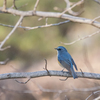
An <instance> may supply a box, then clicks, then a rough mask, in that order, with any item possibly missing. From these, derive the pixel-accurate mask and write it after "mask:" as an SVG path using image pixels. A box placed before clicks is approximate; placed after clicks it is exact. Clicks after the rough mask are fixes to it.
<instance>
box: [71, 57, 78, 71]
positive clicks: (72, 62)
mask: <svg viewBox="0 0 100 100" xmlns="http://www.w3.org/2000/svg"><path fill="white" fill-rule="evenodd" d="M71 60H72V63H73V65H74V67H75V69H76V70H78V69H77V66H76V64H75V62H74V60H73V58H72V57H71Z"/></svg>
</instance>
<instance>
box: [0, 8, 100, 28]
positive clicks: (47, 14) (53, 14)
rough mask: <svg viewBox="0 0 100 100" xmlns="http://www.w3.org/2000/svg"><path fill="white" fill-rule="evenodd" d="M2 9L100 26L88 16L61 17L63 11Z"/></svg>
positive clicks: (11, 12) (0, 9)
mask: <svg viewBox="0 0 100 100" xmlns="http://www.w3.org/2000/svg"><path fill="white" fill-rule="evenodd" d="M0 11H1V13H9V14H14V15H18V16H39V17H44V18H45V17H48V18H49V17H51V18H61V19H68V20H70V21H73V22H78V23H83V24H90V25H93V26H95V27H98V28H100V23H99V22H97V21H94V22H93V23H91V21H92V19H87V18H82V17H75V16H71V15H68V14H63V15H62V16H61V17H59V16H60V15H61V13H57V12H43V11H36V12H35V13H34V14H33V11H19V10H15V9H12V8H7V9H6V11H2V7H0Z"/></svg>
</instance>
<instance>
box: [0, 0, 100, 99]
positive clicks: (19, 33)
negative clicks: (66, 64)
mask: <svg viewBox="0 0 100 100" xmlns="http://www.w3.org/2000/svg"><path fill="white" fill-rule="evenodd" d="M71 1H72V2H77V1H78V0H71ZM35 2H36V0H28V1H27V0H16V6H17V7H18V8H19V10H22V11H29V10H33V8H34V5H35ZM24 4H26V6H23V7H21V6H22V5H24ZM2 6H3V0H1V1H0V7H2ZM11 6H12V0H9V1H7V7H8V8H9V7H11ZM82 6H83V7H84V12H83V13H82V14H81V15H79V17H84V18H88V19H93V18H95V17H97V16H100V15H99V12H100V10H99V9H100V5H99V4H97V3H96V2H94V0H85V2H84V5H82ZM55 7H58V8H59V9H60V11H57V10H55V9H54V8H55ZM65 8H66V3H65V1H64V0H40V2H39V5H38V7H37V10H38V11H45V12H62V11H63V10H64V9H65ZM79 9H81V6H78V7H75V8H74V9H73V10H74V11H79ZM18 19H19V16H15V15H11V14H3V13H1V14H0V23H3V24H7V25H15V24H16V22H17V21H18ZM38 19H39V17H25V18H24V20H23V23H22V26H30V27H34V26H40V25H45V19H42V20H40V21H38ZM61 21H65V20H63V19H57V18H49V19H48V24H53V23H58V22H61ZM98 21H99V20H98ZM11 30H12V28H9V27H4V26H0V41H2V40H3V39H4V38H5V37H6V36H7V34H9V32H10V31H11ZM97 30H98V29H97V28H96V27H94V26H92V25H87V24H80V23H74V22H68V23H66V24H62V25H59V26H53V27H48V28H38V29H34V30H24V29H21V28H17V30H16V31H15V32H14V33H13V34H12V36H11V37H10V38H9V39H8V40H7V41H6V43H5V45H4V47H6V46H8V45H10V46H11V48H10V49H7V50H5V51H0V61H4V60H5V59H7V58H9V59H10V61H9V62H8V63H7V64H6V65H0V74H3V73H9V72H34V71H41V70H44V69H43V67H44V66H45V62H44V59H47V62H48V63H47V65H48V70H59V71H60V70H62V68H61V67H60V66H59V64H58V62H57V57H56V55H57V52H56V50H55V49H54V48H55V47H58V46H60V45H62V46H64V47H66V48H67V50H68V51H69V53H70V54H71V55H72V57H73V59H74V61H75V62H76V65H77V67H78V71H80V69H81V70H82V71H83V72H94V73H100V70H99V66H100V61H99V60H100V34H97V35H94V36H93V37H91V38H88V39H84V40H81V41H79V42H76V43H75V44H72V45H69V46H66V45H63V44H61V43H60V42H65V43H69V42H72V41H74V40H77V39H78V38H79V37H84V36H86V35H89V34H92V33H94V32H95V31H97ZM65 71H66V70H65ZM59 79H64V78H62V77H49V76H48V77H42V78H35V79H31V81H29V82H28V83H27V84H24V85H23V84H19V83H17V82H15V81H14V80H1V81H0V92H1V93H0V100H84V99H86V98H87V97H88V96H89V95H90V94H91V93H92V92H93V91H90V92H86V91H85V92H84V91H79V90H78V89H84V88H87V89H88V88H93V87H97V86H99V85H100V82H99V80H92V79H84V78H83V79H82V78H79V79H75V80H74V79H73V78H69V79H68V80H66V81H60V80H59ZM18 80H19V81H26V80H27V79H18ZM75 88H77V90H73V89H75ZM98 89H99V88H98ZM98 89H97V90H98ZM61 91H62V92H61ZM95 91H96V90H95ZM98 95H99V94H96V95H93V96H92V97H91V98H90V99H89V100H92V99H93V98H95V97H97V96H98Z"/></svg>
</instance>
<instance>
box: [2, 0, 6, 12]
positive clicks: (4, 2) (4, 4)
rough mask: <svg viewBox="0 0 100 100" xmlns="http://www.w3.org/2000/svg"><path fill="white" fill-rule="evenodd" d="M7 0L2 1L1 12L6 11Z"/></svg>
mask: <svg viewBox="0 0 100 100" xmlns="http://www.w3.org/2000/svg"><path fill="white" fill-rule="evenodd" d="M6 6H7V0H3V9H2V10H3V11H6Z"/></svg>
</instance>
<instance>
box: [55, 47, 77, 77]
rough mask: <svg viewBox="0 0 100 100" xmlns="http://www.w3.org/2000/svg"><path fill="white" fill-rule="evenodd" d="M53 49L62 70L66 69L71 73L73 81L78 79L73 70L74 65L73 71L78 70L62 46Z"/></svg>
mask: <svg viewBox="0 0 100 100" xmlns="http://www.w3.org/2000/svg"><path fill="white" fill-rule="evenodd" d="M55 49H56V50H57V57H58V62H59V64H60V65H61V66H63V67H64V68H66V69H67V70H68V71H69V72H70V73H71V75H72V76H73V78H74V79H75V78H78V77H77V75H76V73H75V71H74V68H73V65H74V67H75V69H76V70H78V69H77V66H76V64H75V62H74V60H73V58H72V57H71V55H70V54H69V53H68V51H67V50H66V48H65V47H63V46H59V47H57V48H55Z"/></svg>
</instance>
